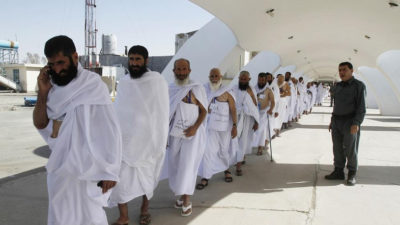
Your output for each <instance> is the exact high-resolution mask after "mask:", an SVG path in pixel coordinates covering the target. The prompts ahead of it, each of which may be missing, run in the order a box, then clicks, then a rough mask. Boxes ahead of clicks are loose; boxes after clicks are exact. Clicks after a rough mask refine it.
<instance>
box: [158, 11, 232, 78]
mask: <svg viewBox="0 0 400 225" xmlns="http://www.w3.org/2000/svg"><path fill="white" fill-rule="evenodd" d="M236 45H237V40H236V37H235V35H234V34H233V33H232V31H231V30H230V29H229V28H228V27H227V26H226V25H225V24H224V23H223V22H221V21H220V20H219V19H217V18H214V19H213V20H211V21H210V22H209V23H207V24H206V25H205V26H203V27H202V28H201V29H200V30H198V31H197V32H196V33H195V34H194V35H193V36H192V37H191V38H190V39H189V40H187V41H186V42H185V44H184V45H183V46H182V47H181V48H180V49H179V51H178V52H177V53H176V55H175V56H174V57H173V58H172V59H171V61H170V62H169V63H168V65H167V66H166V67H165V69H164V71H163V72H162V75H163V76H164V77H165V79H166V80H167V81H168V82H172V81H174V79H175V78H174V74H173V72H172V70H173V67H174V62H175V60H176V59H179V58H186V59H188V60H189V61H190V65H191V69H192V72H191V74H190V78H191V79H192V80H195V81H198V82H201V83H206V82H208V74H209V72H210V69H211V68H213V67H219V66H220V65H221V64H222V63H223V62H224V60H225V58H226V57H227V56H228V55H229V54H230V53H231V52H232V51H234V50H235V47H236ZM225 63H226V62H225ZM225 68H229V66H227V65H225ZM221 72H222V73H224V72H225V71H221Z"/></svg>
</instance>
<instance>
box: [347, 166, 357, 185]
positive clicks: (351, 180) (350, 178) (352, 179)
mask: <svg viewBox="0 0 400 225" xmlns="http://www.w3.org/2000/svg"><path fill="white" fill-rule="evenodd" d="M346 184H347V185H349V186H354V185H355V184H356V171H355V170H349V173H348V174H347V182H346Z"/></svg>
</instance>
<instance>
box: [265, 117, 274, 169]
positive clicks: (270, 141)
mask: <svg viewBox="0 0 400 225" xmlns="http://www.w3.org/2000/svg"><path fill="white" fill-rule="evenodd" d="M267 120H268V136H269V148H270V149H271V162H273V161H274V160H273V158H272V139H271V129H270V127H269V126H270V125H269V124H270V123H271V121H270V120H269V114H268V113H267Z"/></svg>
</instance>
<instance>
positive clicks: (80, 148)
mask: <svg viewBox="0 0 400 225" xmlns="http://www.w3.org/2000/svg"><path fill="white" fill-rule="evenodd" d="M47 114H48V117H49V119H50V122H49V124H48V126H47V127H46V128H45V129H42V130H39V132H40V134H41V135H42V136H43V138H44V140H45V141H46V142H47V143H48V145H49V147H50V149H51V151H52V152H51V155H50V158H49V161H48V163H47V165H46V169H47V188H48V193H49V213H48V224H49V225H50V224H51V225H59V224H60V225H75V224H94V225H106V224H108V222H107V218H106V214H105V212H104V210H103V208H102V207H103V206H106V205H107V199H108V197H109V195H110V191H108V192H107V193H105V194H103V193H102V190H101V188H99V187H97V183H98V182H99V181H101V180H112V181H117V182H118V181H119V179H118V175H119V169H120V164H121V148H122V145H121V133H120V129H119V124H118V120H117V117H116V114H115V111H114V108H113V106H112V102H111V99H110V97H109V94H108V89H107V87H106V85H105V84H104V83H103V82H102V80H101V79H100V76H99V75H98V74H96V73H93V72H90V71H88V70H84V69H82V67H81V66H80V65H78V74H77V77H76V78H75V79H74V80H72V81H71V82H70V83H69V84H68V85H66V86H57V85H55V84H53V87H52V88H51V89H50V92H49V94H48V100H47ZM62 117H64V119H63V122H62V125H61V127H60V130H59V133H58V137H57V138H51V137H50V135H51V133H52V124H53V123H52V121H53V120H55V119H58V118H62ZM111 190H112V189H111Z"/></svg>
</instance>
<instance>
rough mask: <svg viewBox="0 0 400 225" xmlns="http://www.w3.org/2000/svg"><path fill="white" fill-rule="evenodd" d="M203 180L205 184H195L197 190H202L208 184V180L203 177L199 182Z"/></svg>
mask: <svg viewBox="0 0 400 225" xmlns="http://www.w3.org/2000/svg"><path fill="white" fill-rule="evenodd" d="M203 181H205V182H206V183H205V184H203V183H199V184H197V185H196V189H197V190H203V189H204V188H205V187H207V186H208V180H207V179H205V178H203V179H201V182H203Z"/></svg>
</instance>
